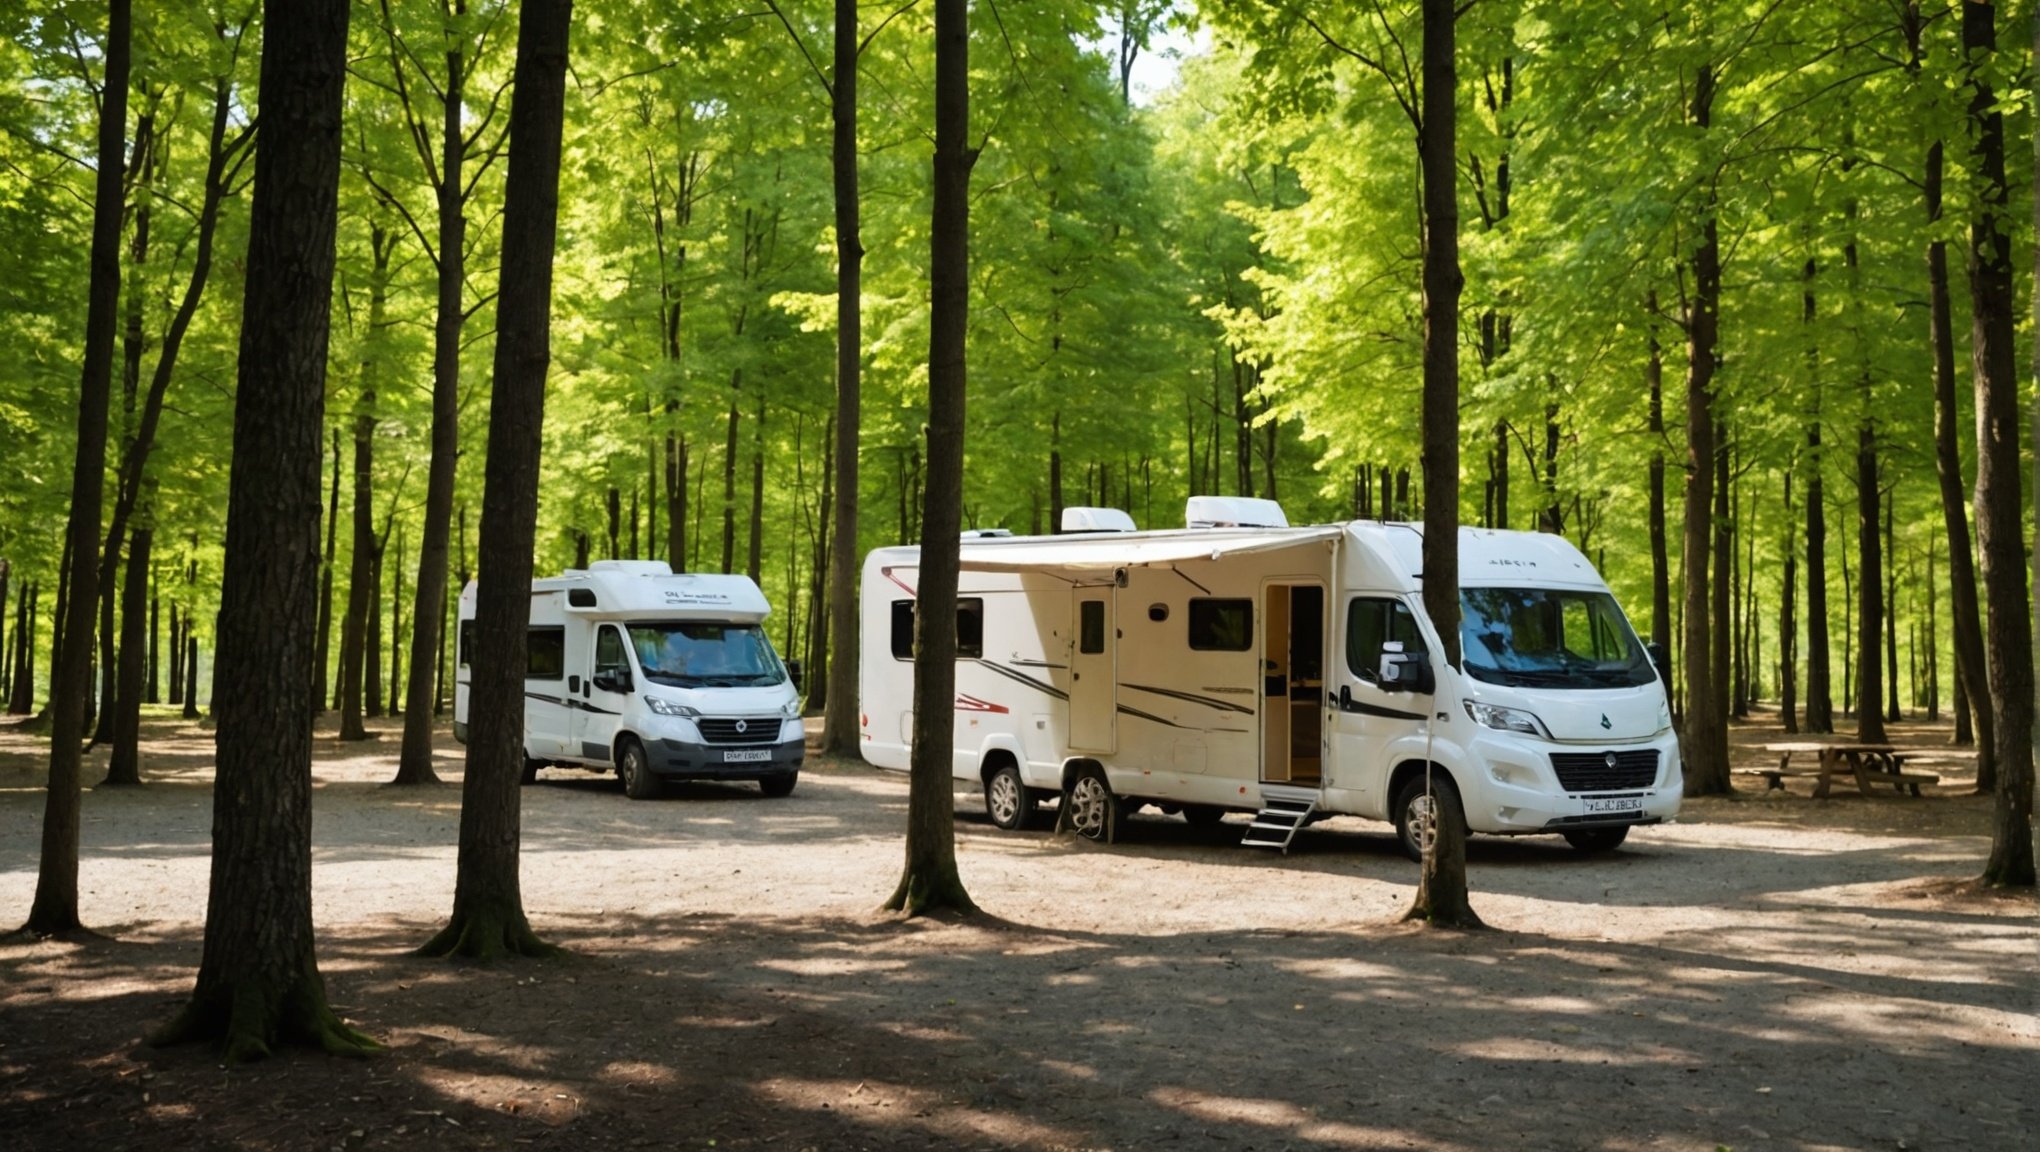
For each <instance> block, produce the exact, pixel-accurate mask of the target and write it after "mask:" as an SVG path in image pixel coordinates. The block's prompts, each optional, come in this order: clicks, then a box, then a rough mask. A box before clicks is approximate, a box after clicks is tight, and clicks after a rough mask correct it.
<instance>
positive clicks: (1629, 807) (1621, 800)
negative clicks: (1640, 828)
mask: <svg viewBox="0 0 2040 1152" xmlns="http://www.w3.org/2000/svg"><path fill="white" fill-rule="evenodd" d="M1641 811H1643V797H1641V796H1622V797H1617V798H1615V799H1610V800H1594V799H1589V800H1588V801H1587V814H1588V815H1590V816H1591V815H1599V814H1601V813H1603V812H1641Z"/></svg>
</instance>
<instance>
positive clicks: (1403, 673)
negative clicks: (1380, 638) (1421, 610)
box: [1380, 640, 1437, 694]
mask: <svg viewBox="0 0 2040 1152" xmlns="http://www.w3.org/2000/svg"><path fill="white" fill-rule="evenodd" d="M1380 676H1381V686H1382V688H1384V689H1385V690H1387V691H1390V692H1419V693H1425V694H1429V693H1431V692H1433V691H1436V689H1437V682H1436V681H1435V680H1434V679H1433V678H1432V676H1431V664H1430V661H1428V660H1426V659H1425V658H1424V654H1423V653H1422V652H1405V651H1403V645H1402V641H1400V640H1389V641H1386V642H1384V643H1383V644H1382V645H1381V664H1380Z"/></svg>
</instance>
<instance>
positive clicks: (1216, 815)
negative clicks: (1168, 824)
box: [1183, 804, 1225, 828]
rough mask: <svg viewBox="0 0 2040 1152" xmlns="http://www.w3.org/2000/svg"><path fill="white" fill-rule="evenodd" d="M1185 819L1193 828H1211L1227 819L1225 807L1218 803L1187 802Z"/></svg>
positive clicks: (1184, 810) (1184, 813) (1184, 812)
mask: <svg viewBox="0 0 2040 1152" xmlns="http://www.w3.org/2000/svg"><path fill="white" fill-rule="evenodd" d="M1183 819H1185V820H1188V821H1189V822H1190V826H1191V827H1193V828H1210V827H1213V826H1214V825H1217V824H1219V823H1222V822H1223V821H1224V820H1225V809H1223V808H1220V807H1219V806H1218V805H1216V804H1185V805H1183Z"/></svg>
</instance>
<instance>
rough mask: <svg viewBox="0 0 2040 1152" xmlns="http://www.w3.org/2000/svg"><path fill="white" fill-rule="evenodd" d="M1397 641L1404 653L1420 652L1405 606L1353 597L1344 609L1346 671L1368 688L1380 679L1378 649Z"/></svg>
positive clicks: (1419, 639)
mask: <svg viewBox="0 0 2040 1152" xmlns="http://www.w3.org/2000/svg"><path fill="white" fill-rule="evenodd" d="M1391 640H1394V641H1399V642H1400V643H1401V644H1402V646H1403V651H1405V652H1421V651H1423V650H1424V641H1423V637H1422V635H1421V634H1420V633H1419V632H1418V631H1417V620H1416V617H1414V616H1412V615H1410V609H1409V605H1407V604H1404V603H1403V602H1402V601H1400V600H1392V599H1389V598H1387V597H1379V598H1377V597H1370V596H1355V597H1354V598H1353V601H1352V603H1351V604H1350V605H1348V607H1347V609H1346V669H1347V671H1349V672H1351V673H1352V674H1353V675H1355V676H1357V677H1359V678H1360V679H1362V680H1365V681H1367V682H1368V683H1369V684H1372V683H1375V682H1376V681H1378V680H1379V679H1380V678H1381V674H1380V671H1379V669H1378V667H1377V665H1378V664H1379V663H1380V660H1381V646H1382V645H1383V644H1385V643H1387V642H1388V641H1391Z"/></svg>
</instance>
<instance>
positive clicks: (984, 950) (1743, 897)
mask: <svg viewBox="0 0 2040 1152" xmlns="http://www.w3.org/2000/svg"><path fill="white" fill-rule="evenodd" d="M379 731H380V739H378V740H376V741H374V742H371V743H367V744H351V745H342V744H339V743H337V742H335V741H334V740H333V739H331V736H330V730H329V729H327V728H325V727H323V726H322V728H321V738H320V740H319V742H318V746H317V754H318V762H317V764H316V766H315V769H314V772H315V777H316V781H317V788H316V791H315V794H314V795H315V799H314V813H315V816H314V821H315V823H314V830H313V836H314V859H315V872H314V901H315V904H316V915H317V922H318V927H319V955H320V963H321V967H322V969H323V971H324V973H325V977H326V982H327V987H328V990H329V993H330V995H331V997H332V1000H333V1002H334V1003H335V1005H336V1006H338V1008H339V1010H340V1012H341V1013H342V1014H343V1015H344V1016H345V1017H346V1018H347V1019H348V1020H349V1021H350V1022H352V1023H353V1024H354V1025H355V1026H356V1027H357V1028H359V1029H362V1030H364V1031H366V1032H368V1033H369V1034H371V1035H372V1036H374V1037H376V1038H378V1039H379V1040H380V1041H381V1042H382V1043H383V1044H384V1045H386V1046H387V1050H386V1051H385V1052H383V1053H382V1054H380V1055H378V1056H376V1057H373V1058H370V1059H365V1060H348V1059H336V1058H329V1057H326V1056H323V1055H318V1054H312V1053H302V1052H299V1053H292V1054H289V1055H285V1056H282V1057H280V1058H276V1059H272V1060H269V1061H265V1062H262V1063H258V1064H254V1065H250V1066H245V1067H240V1068H233V1069H226V1068H222V1067H221V1065H220V1063H219V1057H218V1054H217V1053H216V1052H212V1051H208V1050H207V1049H205V1048H204V1047H202V1046H200V1047H183V1048H174V1049H169V1050H156V1049H152V1048H149V1047H146V1046H144V1045H143V1044H142V1043H141V1038H142V1037H143V1035H144V1034H145V1033H146V1032H147V1031H148V1030H149V1029H150V1028H152V1027H153V1026H155V1025H156V1024H158V1023H160V1022H162V1021H163V1020H165V1019H166V1018H167V1017H168V1016H169V1015H170V1014H171V1013H172V1012H173V1011H174V1010H175V1009H176V1007H177V1006H178V1005H179V1003H180V1002H181V999H182V997H183V996H184V995H185V994H186V993H188V991H189V989H190V985H191V980H192V977H193V974H194V972H195V970H196V966H197V963H198V959H199V950H200V938H201V933H202V930H203V921H204V916H205V901H206V882H207V874H208V845H209V835H210V831H209V830H210V825H211V734H210V732H208V731H205V730H202V729H200V728H198V727H197V726H195V725H188V724H183V723H180V722H177V721H174V720H172V719H170V718H168V717H167V716H164V717H156V718H152V719H151V721H150V722H149V727H148V729H147V733H146V734H147V737H148V740H147V744H146V746H145V752H146V757H147V759H146V762H145V765H144V769H145V774H146V776H147V777H148V779H149V783H148V785H147V786H146V787H144V788H141V789H130V790H112V789H101V790H90V791H88V792H87V794H86V797H85V807H84V853H83V863H82V873H81V886H82V892H83V909H82V910H83V913H84V916H85V919H86V920H87V922H88V923H90V924H91V925H93V926H94V927H95V928H96V929H97V930H98V931H99V932H101V933H103V934H104V938H101V939H92V940H87V941H84V942H71V943H64V942H52V941H34V940H29V939H25V938H23V937H20V936H18V935H17V936H13V937H6V938H0V1147H6V1148H24V1149H28V1148H33V1149H50V1150H54V1149H70V1148H78V1149H94V1150H104V1149H122V1148H147V1149H151V1150H152V1152H153V1150H167V1149H252V1150H268V1149H315V1150H325V1149H348V1150H352V1149H358V1148H378V1149H379V1148H434V1149H470V1148H504V1149H509V1148H527V1147H528V1148H555V1149H611V1148H695V1149H705V1148H717V1149H732V1148H739V1149H741V1148H774V1149H777V1148H785V1149H803V1148H812V1149H850V1148H883V1149H891V1148H957V1147H971V1148H1026V1149H1039V1150H1048V1149H1107V1148H1110V1149H1122V1150H1128V1149H1144V1148H1183V1149H1201V1148H1239V1149H1248V1148H1252V1149H1283V1148H1344V1149H1354V1148H1419V1149H1432V1150H1440V1152H1443V1150H1461V1149H1489V1148H1493V1149H1516V1148H1524V1149H1547V1148H1548V1149H1602V1150H1608V1152H1619V1150H1630V1149H1699V1150H1702V1152H1709V1150H1714V1149H1717V1148H1720V1147H1727V1148H1731V1149H1736V1150H1743V1149H1795V1150H1807V1152H1811V1150H1815V1149H2028V1148H2031V1147H2033V1141H2034V1140H2035V1139H2036V1136H2035V1134H2036V1133H2040V1093H2036V1092H2035V1090H2034V1084H2035V1073H2036V1070H2040V1022H2036V1021H2040V918H2036V906H2035V904H2034V903H2033V902H2032V901H2031V900H2029V899H2022V898H2007V897H1993V896H1988V895H1976V894H1972V893H1969V892H1966V891H1964V890H1963V888H1962V886H1961V881H1962V880H1963V879H1964V878H1966V877H1969V876H1971V875H1973V874H1975V873H1976V872H1977V871H1978V870H1979V868H1980V866H1981V862H1982V859H1983V856H1984V854H1985V851H1986V849H1987V847H1988V842H1987V839H1986V836H1987V831H1988V818H1989V804H1988V801H1987V800H1985V799H1982V798H1978V797H1973V796H1969V795H1966V794H1964V793H1965V792H1966V791H1967V782H1966V780H1965V779H1964V778H1963V777H1962V776H1961V775H1960V774H1959V771H1958V772H1957V773H1956V774H1953V775H1947V776H1946V777H1945V782H1944V784H1943V785H1942V786H1941V787H1938V788H1930V789H1928V792H1929V794H1928V795H1927V796H1925V797H1921V798H1917V799H1915V798H1910V797H1903V798H1902V797H1896V796H1888V795H1887V796H1877V797H1863V796H1859V795H1856V794H1854V792H1853V791H1851V792H1849V794H1847V795H1839V794H1838V795H1837V796H1836V797H1835V798H1832V799H1826V800H1814V799H1811V798H1810V797H1809V796H1808V795H1807V794H1806V793H1807V791H1808V788H1807V786H1806V783H1805V782H1804V781H1794V782H1793V784H1794V788H1793V789H1792V790H1790V791H1788V792H1787V793H1776V792H1773V793H1768V794H1766V793H1762V792H1759V791H1757V790H1756V789H1760V788H1761V787H1762V784H1761V782H1754V783H1752V782H1750V781H1749V779H1748V778H1741V779H1739V780H1738V786H1739V787H1741V788H1743V789H1745V791H1744V792H1743V793H1742V794H1741V795H1739V796H1737V797H1735V798H1733V799H1724V800H1707V801H1698V802H1689V803H1688V805H1687V807H1686V810H1685V813H1684V815H1683V816H1682V819H1681V820H1680V822H1679V823H1678V824H1676V825H1672V826H1668V827H1663V828H1653V829H1646V830H1643V831H1641V832H1639V833H1637V834H1636V835H1634V836H1632V837H1631V838H1630V841H1629V843H1628V844H1627V845H1625V846H1624V848H1623V849H1622V850H1621V851H1619V852H1617V853H1615V854H1613V855H1610V856H1604V857H1585V856H1581V855H1578V854H1576V853H1574V852H1573V851H1572V850H1571V849H1569V848H1567V847H1566V846H1565V844H1564V843H1563V842H1562V841H1559V840H1557V839H1555V838H1552V839H1545V838H1538V839H1532V840H1514V841H1502V840H1493V839H1476V840H1475V841H1474V842H1473V844H1472V847H1471V851H1470V860H1471V862H1470V865H1469V869H1470V875H1471V879H1472V887H1473V896H1474V904H1475V907H1476V909H1477V910H1478V911H1479V912H1480V914H1481V915H1482V916H1483V917H1484V918H1485V919H1486V920H1487V922H1488V923H1489V924H1490V925H1491V926H1492V927H1493V928H1494V929H1495V930H1494V931H1490V932H1484V933H1473V934H1458V933H1442V932H1433V931H1426V930H1422V929H1416V928H1410V927H1406V926H1403V925H1401V924H1399V923H1398V922H1397V921H1398V917H1399V915H1400V914H1401V912H1402V910H1403V909H1404V908H1405V907H1406V906H1407V905H1408V904H1409V902H1410V899H1411V896H1412V894H1413V885H1414V881H1415V879H1416V868H1415V866H1413V865H1411V864H1409V863H1408V862H1406V861H1405V860H1404V859H1403V858H1402V857H1401V856H1400V855H1399V854H1398V852H1397V851H1396V848H1395V843H1394V840H1393V837H1392V835H1391V834H1390V831H1389V830H1388V829H1387V828H1386V827H1385V826H1383V825H1378V824H1371V823H1367V822H1363V821H1359V820H1353V819H1345V818H1341V819H1336V820H1331V821H1327V822H1325V823H1322V824H1319V825H1316V826H1314V827H1312V828H1311V829H1309V830H1308V831H1307V832H1306V833H1304V834H1303V836H1302V837H1301V839H1300V841H1299V844H1298V846H1297V848H1296V850H1295V851H1294V852H1293V853H1292V854H1291V855H1290V856H1288V857H1287V858H1284V857H1281V856H1277V855H1273V854H1267V853H1261V852H1256V851H1253V850H1249V849H1244V848H1240V847H1237V846H1236V844H1235V843H1234V842H1236V841H1237V840H1238V838H1239V835H1240V832H1241V830H1242V829H1243V827H1244V823H1245V818H1244V817H1241V816H1234V817H1232V818H1231V819H1230V820H1228V822H1227V823H1226V824H1224V825H1222V826H1220V827H1217V828H1203V829H1198V828H1192V827H1190V826H1189V825H1187V824H1186V823H1184V822H1183V821H1182V820H1180V819H1175V818H1167V817H1163V816H1160V815H1158V814H1155V813H1153V812H1152V811H1151V812H1149V813H1147V814H1145V815H1143V816H1142V817H1139V818H1137V819H1136V820H1135V821H1134V822H1133V824H1132V828H1131V831H1130V834H1129V835H1128V837H1127V840H1126V841H1125V842H1122V843H1120V844H1117V845H1114V846H1111V847H1098V846H1093V845H1090V844H1087V843H1083V842H1079V841H1074V840H1071V839H1068V838H1057V837H1055V836H1053V835H1051V834H1050V833H1048V832H1045V831H1044V832H1034V833H1019V834H1008V833H1001V832H999V831H997V830H996V829H994V828H992V827H991V826H990V825H989V824H988V823H986V822H985V821H984V819H983V816H982V805H981V803H980V802H979V801H978V800H977V799H976V798H975V797H974V796H972V795H969V794H960V795H959V797H958V822H957V837H958V849H957V850H958V855H959V858H960V860H961V865H962V869H963V876H964V880H965V882H966V884H967V885H968V886H969V888H970V890H971V892H972V894H973V896H974V897H975V898H976V899H977V900H978V902H979V903H980V904H981V905H982V907H983V908H984V909H985V910H986V912H987V913H989V914H990V915H991V917H995V919H987V920H985V921H983V922H964V923H958V922H949V921H923V922H910V923H899V922H896V921H893V920H891V919H888V918H886V917H883V916H880V915H878V914H876V913H874V911H873V909H874V908H875V907H876V905H877V904H878V903H879V902H880V900H881V899H883V897H884V896H885V895H886V894H887V892H888V891H890V888H891V885H892V882H893V880H894V879H895V877H896V874H897V870H898V867H899V860H900V847H899V837H900V835H901V830H902V828H903V826H904V814H905V800H906V788H905V781H904V779H903V778H901V777H899V776H895V775H890V774H882V773H879V772H876V771H873V770H871V769H869V768H866V767H865V766H863V765H862V764H858V763H840V762H834V763H831V762H820V761H816V760H813V759H811V760H810V761H809V766H808V770H807V771H805V772H804V773H803V774H802V778H801V782H800V786H799V788H798V790H797V791H796V792H795V793H794V794H793V796H792V797H791V798H788V799H784V800H767V799H763V798H761V797H760V796H759V794H758V792H757V790H756V788H754V787H752V786H749V785H741V786H739V785H731V786H727V787H724V786H715V785H700V786H692V787H687V788H677V789H672V790H669V792H668V794H667V795H666V796H665V797H664V798H663V799H660V800H655V801H649V802H633V801H630V800H628V799H626V798H625V797H624V795H623V793H622V790H621V788H620V787H619V786H618V785H617V784H616V783H615V782H614V781H613V780H610V779H605V778H597V777H593V776H587V775H578V774H571V773H565V772H548V773H547V774H546V777H545V778H544V779H542V780H541V782H540V783H539V784H538V785H536V786H534V787H531V788H529V789H526V791H525V793H524V850H523V851H524V855H523V862H524V866H523V884H524V893H525V903H526V906H527V908H528V910H529V911H530V913H531V917H532V921H533V923H534V925H535V926H536V927H537V928H538V930H539V931H540V932H541V933H542V934H544V935H545V936H546V937H547V938H549V939H551V940H553V941H555V942H557V943H560V944H563V945H565V946H566V947H567V948H568V949H570V950H571V954H570V955H569V956H567V957H565V958H563V959H559V960H550V961H524V962H513V963H506V964H502V965H498V966H494V967H488V968H478V967H472V966H463V965H457V964H449V963H446V962H443V961H427V960H419V959H413V958H411V957H409V956H407V955H406V951H407V950H408V949H409V948H411V947H415V946H416V945H417V944H418V943H420V942H422V941H423V940H424V939H425V938H426V937H427V936H428V935H429V934H430V933H431V931H432V930H433V928H434V927H435V926H436V925H437V924H438V923H439V922H440V921H441V920H442V919H443V917H444V916H445V914H446V912H447V909H448V908H449V906H450V903H451V899H452V889H453V877H454V843H455V838H456V832H457V828H458V821H459V804H460V790H459V788H458V787H457V781H458V778H459V769H460V760H459V749H458V748H457V746H454V745H452V744H451V743H450V742H448V743H447V744H446V745H445V746H444V747H443V748H442V749H441V752H442V756H443V759H442V762H441V764H440V771H441V773H442V774H443V775H444V776H446V777H447V779H448V780H449V781H452V782H455V783H453V784H449V785H448V786H446V787H441V788H436V789H428V790H416V791H396V790H392V789H389V788H386V787H383V786H382V784H381V781H383V780H385V779H387V778H388V777H389V776H390V775H391V774H392V771H393V767H394V757H395V750H396V743H397V741H396V738H395V731H394V729H393V728H389V727H384V728H381V729H380V730H379ZM1736 738H1737V745H1738V747H1737V757H1738V763H1743V764H1756V763H1758V762H1760V759H1761V756H1762V753H1761V752H1760V751H1759V750H1757V749H1756V748H1755V747H1754V745H1755V744H1756V743H1758V742H1761V741H1763V740H1766V739H1777V738H1778V737H1777V735H1776V730H1775V729H1769V730H1766V729H1764V728H1761V727H1750V728H1739V729H1738V731H1737V737H1736ZM1898 738H1899V739H1900V740H1901V741H1902V742H1907V743H1912V742H1919V743H1926V742H1928V741H1934V742H1939V741H1944V740H1945V738H1946V734H1945V731H1933V730H1926V729H1914V728H1902V729H1901V730H1900V731H1899V732H1898ZM45 759H46V749H45V747H44V744H43V741H42V739H41V738H40V737H37V736H34V735H31V734H28V733H24V732H20V731H18V730H14V729H8V728H0V917H6V918H12V919H14V920H15V921H17V922H18V921H19V919H20V918H21V917H23V916H25V914H26V911H27V908H28V904H29V900H30V896H31V894H32V892H33V889H34V884H35V871H36V857H37V845H38V839H39V830H40V822H41V812H42V779H43V769H44V766H45ZM103 761H104V758H103V754H100V753H95V754H94V755H93V756H92V757H91V758H90V759H89V760H88V765H87V779H88V781H89V780H96V779H97V777H98V776H99V775H101V774H103V770H104V769H103Z"/></svg>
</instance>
